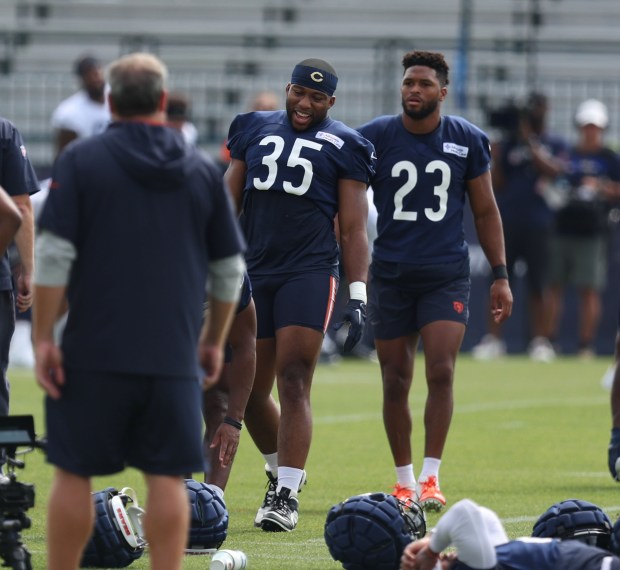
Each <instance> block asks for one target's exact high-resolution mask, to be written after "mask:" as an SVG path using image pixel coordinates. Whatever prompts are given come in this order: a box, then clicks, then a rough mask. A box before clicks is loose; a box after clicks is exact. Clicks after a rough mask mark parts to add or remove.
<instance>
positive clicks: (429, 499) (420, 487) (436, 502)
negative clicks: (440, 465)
mask: <svg viewBox="0 0 620 570" xmlns="http://www.w3.org/2000/svg"><path fill="white" fill-rule="evenodd" d="M416 491H417V495H418V503H419V504H420V506H421V507H422V508H423V509H424V510H425V511H435V512H439V511H441V509H443V508H444V507H445V506H446V498H445V497H444V496H443V493H442V492H441V491H440V490H439V483H437V477H435V476H434V475H431V476H430V477H429V478H428V479H426V480H424V481H418V484H417V486H416Z"/></svg>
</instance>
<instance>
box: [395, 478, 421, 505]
mask: <svg viewBox="0 0 620 570" xmlns="http://www.w3.org/2000/svg"><path fill="white" fill-rule="evenodd" d="M392 495H394V496H395V497H396V498H397V499H398V500H399V501H400V502H401V503H405V504H406V505H409V504H410V503H411V502H412V501H413V502H416V501H417V498H418V497H417V495H416V492H415V489H412V488H411V487H406V486H404V485H400V484H399V483H396V485H394V491H392Z"/></svg>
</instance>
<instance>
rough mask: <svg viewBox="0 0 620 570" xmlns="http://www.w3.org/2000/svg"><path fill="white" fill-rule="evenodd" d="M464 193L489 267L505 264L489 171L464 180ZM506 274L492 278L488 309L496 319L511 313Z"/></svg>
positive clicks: (503, 318) (501, 233) (501, 228)
mask: <svg viewBox="0 0 620 570" xmlns="http://www.w3.org/2000/svg"><path fill="white" fill-rule="evenodd" d="M467 193H468V195H469V203H470V204H471V209H472V213H473V215H474V223H475V225H476V233H477V234H478V240H479V241H480V245H481V246H482V249H483V251H484V254H485V255H486V258H487V260H488V261H489V264H490V265H491V267H501V266H503V267H504V268H505V266H506V253H505V247H504V230H503V227H502V219H501V217H500V213H499V210H498V208H497V203H496V202H495V197H494V195H493V187H492V185H491V174H490V173H489V172H485V173H484V174H482V175H480V176H478V177H477V178H474V179H473V180H469V181H468V182H467ZM507 277H508V276H507V275H506V278H501V279H495V280H494V281H493V284H492V285H491V312H492V315H493V319H494V320H495V322H498V323H501V322H502V321H504V320H506V319H507V318H508V317H509V316H510V315H511V313H512V302H513V299H512V291H511V290H510V284H509V283H508V278H507Z"/></svg>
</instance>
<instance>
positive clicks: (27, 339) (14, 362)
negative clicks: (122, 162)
mask: <svg viewBox="0 0 620 570" xmlns="http://www.w3.org/2000/svg"><path fill="white" fill-rule="evenodd" d="M31 331H32V327H31V324H30V321H24V320H18V321H15V332H14V333H13V337H12V338H11V346H10V348H9V366H12V367H15V368H34V351H33V350H32V338H31Z"/></svg>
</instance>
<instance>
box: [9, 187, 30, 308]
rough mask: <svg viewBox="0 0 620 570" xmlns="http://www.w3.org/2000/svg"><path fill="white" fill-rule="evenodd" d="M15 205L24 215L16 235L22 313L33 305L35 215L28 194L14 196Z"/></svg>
mask: <svg viewBox="0 0 620 570" xmlns="http://www.w3.org/2000/svg"><path fill="white" fill-rule="evenodd" d="M13 200H14V202H15V205H16V206H17V208H18V209H19V212H20V214H21V215H22V225H21V227H20V228H19V230H18V231H17V233H16V234H15V245H16V246H17V251H18V253H19V257H20V259H21V268H20V272H19V275H18V276H17V297H16V305H17V310H18V311H19V312H20V313H23V312H24V311H27V310H28V309H29V308H30V307H31V305H32V272H33V269H34V214H33V212H32V203H31V202H30V196H29V195H28V194H19V195H17V196H13Z"/></svg>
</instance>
